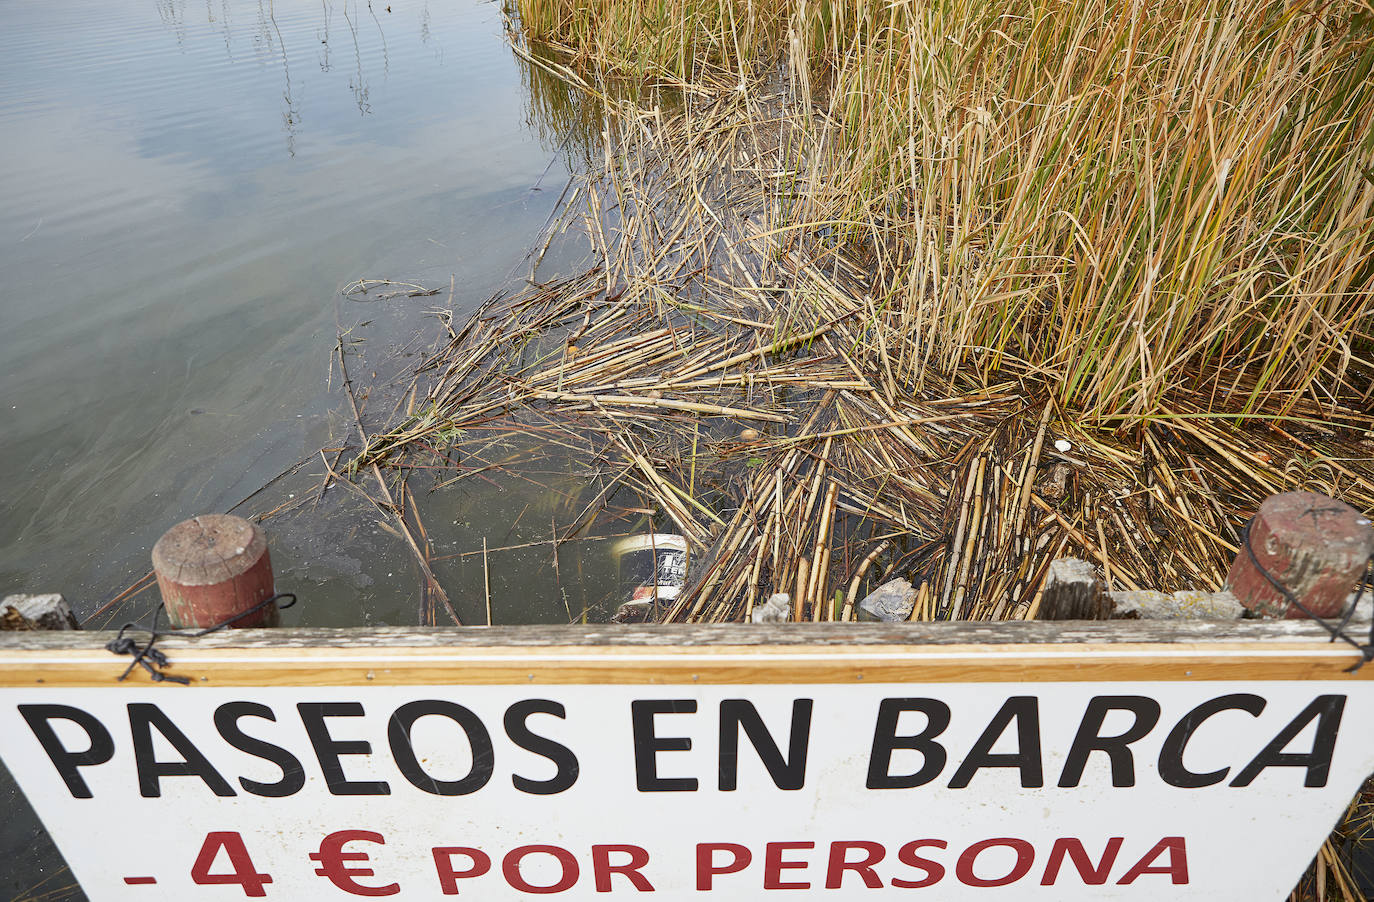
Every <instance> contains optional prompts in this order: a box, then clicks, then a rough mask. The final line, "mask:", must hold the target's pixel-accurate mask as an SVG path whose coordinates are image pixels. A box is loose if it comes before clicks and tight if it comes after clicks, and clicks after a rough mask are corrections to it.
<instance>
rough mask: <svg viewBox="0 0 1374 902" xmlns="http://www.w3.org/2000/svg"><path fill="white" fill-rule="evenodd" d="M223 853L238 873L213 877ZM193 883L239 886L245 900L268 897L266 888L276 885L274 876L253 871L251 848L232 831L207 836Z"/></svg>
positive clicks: (197, 859)
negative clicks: (214, 864) (217, 859)
mask: <svg viewBox="0 0 1374 902" xmlns="http://www.w3.org/2000/svg"><path fill="white" fill-rule="evenodd" d="M220 849H223V850H224V852H225V854H226V855H228V856H229V864H230V866H231V867H233V869H234V870H233V871H231V872H230V873H228V874H212V873H210V865H211V864H213V863H214V861H215V856H216V855H218V854H219V850H220ZM191 879H192V880H194V881H195V882H196V884H197V885H199V886H213V885H215V884H221V883H237V884H238V885H239V886H241V887H243V894H244V895H245V896H265V895H267V890H265V889H263V888H262V887H263V884H267V883H271V882H272V877H271V875H269V874H259V873H258V869H257V868H255V867H253V860H252V859H251V858H249V857H248V848H247V847H246V846H244V844H243V837H242V836H240V835H239V834H238V833H236V832H234V831H232V830H227V831H224V832H220V833H207V834H205V842H204V843H202V844H201V847H200V854H198V855H197V856H196V862H195V864H193V865H191ZM126 882H129V881H127V880H126ZM149 882H151V881H149Z"/></svg>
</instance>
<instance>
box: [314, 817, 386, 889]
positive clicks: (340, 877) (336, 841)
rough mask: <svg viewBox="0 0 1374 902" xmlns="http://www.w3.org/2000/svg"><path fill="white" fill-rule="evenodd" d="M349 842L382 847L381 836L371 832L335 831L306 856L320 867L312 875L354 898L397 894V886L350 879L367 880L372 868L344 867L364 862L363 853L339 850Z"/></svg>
mask: <svg viewBox="0 0 1374 902" xmlns="http://www.w3.org/2000/svg"><path fill="white" fill-rule="evenodd" d="M351 842H375V843H376V844H377V845H379V846H380V845H385V844H386V840H385V839H383V838H382V834H380V833H373V832H372V831H371V830H336V831H334V832H333V833H331V834H329V835H328V836H326V837H325V838H324V839H322V840H321V841H320V850H319V851H318V852H311V853H310V860H311V861H318V862H319V863H320V866H319V867H317V868H315V873H316V874H318V875H319V876H321V877H328V878H329V882H330V883H332V884H334V885H335V886H337V887H338V888H339V889H341V890H343V891H344V892H346V893H351V894H353V895H355V896H394V895H395V894H396V893H399V892H400V891H401V885H400V884H399V883H388V884H387V885H386V886H368V885H366V884H363V883H359V882H358V881H356V880H354V879H353V878H354V877H371V876H372V875H373V871H372V868H355V867H351V866H349V865H348V864H346V862H349V861H367V853H366V852H345V851H344V850H343V847H344V846H345V845H347V844H348V843H351Z"/></svg>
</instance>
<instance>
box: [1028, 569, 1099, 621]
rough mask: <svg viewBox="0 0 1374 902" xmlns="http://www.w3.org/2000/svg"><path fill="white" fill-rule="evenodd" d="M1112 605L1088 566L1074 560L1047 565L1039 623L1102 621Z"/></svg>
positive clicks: (1038, 615) (1094, 573)
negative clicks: (1052, 621)
mask: <svg viewBox="0 0 1374 902" xmlns="http://www.w3.org/2000/svg"><path fill="white" fill-rule="evenodd" d="M1111 612H1112V602H1111V600H1110V599H1109V598H1108V597H1107V593H1106V591H1104V589H1103V588H1102V581H1101V580H1100V579H1098V578H1097V571H1096V570H1095V569H1094V568H1093V565H1092V564H1089V563H1088V562H1087V561H1081V560H1079V559H1077V558H1071V557H1067V558H1057V559H1055V560H1053V561H1050V572H1049V575H1048V576H1047V577H1045V588H1044V594H1043V595H1042V596H1041V598H1040V611H1039V613H1038V614H1037V617H1038V619H1040V620H1106V619H1107V618H1108V617H1110V616H1111Z"/></svg>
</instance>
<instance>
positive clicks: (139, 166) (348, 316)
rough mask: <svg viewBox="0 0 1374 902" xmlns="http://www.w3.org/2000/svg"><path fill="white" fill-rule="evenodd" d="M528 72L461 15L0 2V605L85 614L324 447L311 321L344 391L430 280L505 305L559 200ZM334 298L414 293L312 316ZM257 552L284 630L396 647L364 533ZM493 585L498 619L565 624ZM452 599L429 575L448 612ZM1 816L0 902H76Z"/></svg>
mask: <svg viewBox="0 0 1374 902" xmlns="http://www.w3.org/2000/svg"><path fill="white" fill-rule="evenodd" d="M525 77H526V76H525V75H523V74H522V72H521V70H520V69H519V68H518V63H517V62H516V60H515V59H514V58H513V56H512V54H511V53H510V51H509V49H508V48H507V47H506V45H505V43H504V39H503V37H502V18H501V14H500V9H499V7H498V6H496V5H494V4H491V3H483V2H474V0H450V2H441V0H429V2H426V0H389V2H386V0H374V2H373V3H372V4H368V3H366V2H356V0H262V2H259V0H204V2H160V0H99V2H96V0H0V131H2V132H3V134H4V136H5V138H4V140H3V141H0V386H3V394H0V464H3V468H4V475H3V477H2V478H0V595H3V594H6V593H8V592H15V591H28V592H40V591H41V592H48V591H58V592H62V593H64V594H65V595H66V596H67V598H68V599H69V600H70V601H71V602H72V603H73V606H74V607H75V608H76V609H77V612H78V614H79V615H82V616H87V615H90V614H91V613H92V612H93V611H95V610H96V609H97V608H98V607H100V606H101V604H102V603H103V602H105V601H107V600H109V599H110V598H111V597H112V596H113V595H115V594H116V593H117V592H118V591H119V590H120V589H121V588H123V587H125V586H127V585H129V584H130V583H131V582H132V581H133V580H135V579H136V578H138V577H139V576H141V575H142V574H143V573H144V572H145V571H146V570H147V569H148V554H149V551H150V549H151V547H152V544H153V542H154V541H156V539H157V537H158V536H159V535H160V534H161V533H162V532H163V531H164V530H165V529H166V528H168V527H169V526H171V525H172V524H173V523H175V522H177V521H179V520H181V519H184V518H185V517H188V516H193V515H195V514H199V513H205V512H211V511H220V510H225V509H228V508H229V507H231V506H233V505H234V504H236V503H237V502H239V501H240V500H242V499H243V498H244V497H245V496H247V495H249V494H250V493H252V492H253V491H254V490H256V489H258V488H259V487H261V486H262V485H263V484H264V483H266V482H267V481H269V480H271V479H272V478H273V477H274V476H276V475H277V474H279V473H281V472H282V471H283V470H286V469H287V468H289V467H290V466H291V465H293V464H294V463H296V462H297V461H299V460H301V459H302V458H304V457H307V456H309V455H311V454H313V453H314V452H315V451H316V449H319V448H321V447H327V446H329V445H331V443H336V442H338V441H340V436H341V435H343V434H344V432H345V429H346V427H347V424H348V421H349V420H350V419H351V416H350V415H349V414H347V413H346V411H347V407H346V405H345V403H344V399H343V396H342V395H341V394H340V392H339V387H338V382H337V372H334V373H333V375H334V377H335V379H334V382H333V384H332V388H331V385H330V384H329V381H328V380H329V379H330V376H331V355H332V353H333V348H334V344H335V335H336V325H335V324H336V312H335V311H336V307H337V308H339V310H340V313H339V317H340V319H341V320H342V322H343V325H344V327H345V328H351V327H355V326H357V327H359V328H358V329H357V330H356V331H355V332H354V333H353V335H354V336H355V337H365V338H366V339H367V343H366V344H364V345H361V346H358V347H359V351H360V354H359V356H358V357H357V358H356V359H355V360H354V367H355V377H361V378H360V379H359V381H360V382H365V381H368V380H369V379H370V377H371V374H372V371H374V370H381V371H382V372H381V374H380V378H382V379H385V378H386V375H387V373H388V372H397V371H402V370H404V369H406V368H407V367H409V366H412V365H413V364H414V362H415V359H414V357H413V355H412V356H409V357H407V356H405V355H404V354H403V353H400V352H401V351H404V349H405V348H407V347H416V346H423V345H424V344H425V342H419V343H416V342H413V341H411V339H412V338H413V337H414V336H415V335H424V334H435V332H436V329H437V327H436V325H435V324H434V321H433V320H432V319H431V318H429V317H428V315H427V314H428V312H429V311H432V310H434V309H436V308H438V307H441V306H446V305H447V302H448V295H449V285H450V280H451V279H452V283H453V285H454V293H453V306H454V307H457V308H458V309H459V312H460V314H461V312H462V311H463V310H466V309H471V308H472V307H473V306H475V305H476V304H478V303H480V302H481V301H483V300H485V299H486V298H487V297H488V296H489V295H491V293H492V292H493V291H495V290H496V289H498V288H500V287H502V286H504V285H505V284H506V282H507V277H508V275H509V273H510V272H511V271H512V267H513V266H514V264H516V263H517V262H519V261H520V260H521V259H522V258H523V257H524V255H525V252H526V249H527V247H528V246H529V244H530V243H531V241H532V240H533V239H534V237H535V235H536V233H537V232H538V231H539V229H540V227H541V226H542V225H543V223H544V222H545V220H546V217H547V216H548V214H549V212H550V210H551V207H552V205H553V203H554V201H555V198H556V197H557V196H558V193H559V189H560V188H561V185H562V183H563V181H564V180H565V179H566V177H567V169H566V167H565V166H564V164H563V163H562V160H561V158H560V157H559V156H558V152H557V148H556V147H555V146H554V144H555V143H556V142H554V141H552V140H550V141H548V142H541V140H540V137H539V129H538V127H532V126H531V124H530V123H528V122H527V121H526V120H527V109H528V101H527V99H526V95H525V90H524V81H523V79H524V78H525ZM536 186H540V188H539V189H537V188H536ZM541 189H544V190H541ZM547 189H551V190H547ZM363 278H389V279H403V280H407V281H414V282H417V283H421V284H424V285H426V286H431V287H437V288H441V292H440V294H439V295H437V296H434V297H426V298H398V299H393V300H389V301H381V300H376V299H375V298H374V299H363V300H358V299H340V290H341V289H342V288H343V287H344V286H346V285H348V284H349V283H351V282H353V281H354V280H356V279H363ZM364 323H366V325H362V324H364ZM319 472H320V468H319V467H318V466H316V467H314V469H313V470H310V469H309V468H307V469H306V470H303V471H302V473H301V474H300V475H299V476H298V477H297V479H296V483H294V484H293V483H291V482H289V481H288V482H286V483H280V484H278V485H276V486H274V488H273V490H272V491H271V492H267V493H264V494H263V496H260V499H255V503H253V504H250V505H248V506H246V507H245V508H244V510H245V511H248V512H253V511H262V510H266V509H268V508H269V507H270V506H272V505H273V504H276V503H279V502H281V501H283V500H287V499H289V498H290V495H291V490H292V489H293V488H294V489H297V490H301V491H310V490H312V489H313V486H314V485H315V484H316V483H317V481H318V474H319ZM312 474H313V475H312ZM503 489H504V487H501V486H498V487H496V489H495V490H494V492H493V493H494V494H495V495H498V496H500V497H494V498H486V497H482V498H476V499H474V498H471V497H465V496H462V495H459V496H455V497H454V498H451V499H449V500H448V501H446V502H445V503H446V505H447V506H446V507H445V508H444V509H442V510H441V511H439V512H438V513H437V514H436V515H435V517H441V518H442V519H443V523H444V524H447V525H449V526H451V527H453V528H454V529H453V530H450V534H449V535H448V537H447V541H448V544H449V546H450V547H449V548H448V549H447V550H449V551H453V552H456V551H460V550H462V548H461V547H459V546H460V545H462V544H463V543H467V544H468V546H469V547H470V545H471V542H472V541H473V540H474V538H475V536H476V535H477V534H478V531H480V532H482V533H483V534H490V535H491V536H492V544H493V545H497V544H500V542H501V541H506V540H509V538H510V530H508V529H505V528H504V527H502V526H500V523H499V521H500V514H501V512H502V511H505V510H507V509H508V508H510V507H511V506H512V504H513V498H512V495H509V494H505V493H504V492H503V491H502V490H503ZM526 491H527V492H528V490H526ZM335 494H336V495H343V494H344V493H342V492H336V493H335ZM258 502H260V503H258ZM465 518H466V519H465ZM474 521H476V526H474ZM455 530H456V531H455ZM474 530H477V531H474ZM270 531H271V533H272V540H273V545H272V554H273V558H274V562H275V563H276V567H277V572H278V585H279V587H281V588H283V589H291V590H294V591H297V592H300V593H301V594H302V595H303V601H304V602H306V603H304V604H302V605H300V606H298V607H297V608H296V609H295V610H293V611H292V612H290V616H289V618H288V622H292V623H317V624H358V623H366V622H397V623H413V622H415V618H416V611H417V607H416V595H417V580H416V574H415V568H414V565H413V562H412V561H411V560H410V559H409V556H408V554H407V553H406V552H405V550H404V548H403V547H402V546H401V545H400V543H399V542H398V541H397V540H396V539H395V538H394V537H392V536H389V535H386V534H385V532H384V531H380V530H379V529H378V528H377V526H376V517H375V515H371V516H370V515H368V512H367V511H366V510H365V509H361V508H359V507H356V506H355V507H354V508H352V509H350V508H348V506H347V504H346V502H345V500H344V499H342V498H335V499H334V500H333V501H332V502H331V503H330V504H326V505H323V506H321V507H320V508H319V510H318V513H317V515H313V516H312V515H298V516H296V517H294V518H292V519H290V520H288V521H285V522H283V523H281V524H280V525H275V526H270ZM518 539H519V537H517V539H516V540H517V541H518ZM477 541H478V542H480V539H477ZM479 547H480V545H479ZM494 563H497V564H499V563H501V562H497V561H494ZM519 563H520V562H519V561H518V560H515V561H512V560H509V559H507V560H505V562H504V565H503V566H502V569H501V572H498V573H497V574H496V578H495V580H494V582H495V585H494V587H493V592H494V593H501V594H504V598H505V600H506V601H507V602H509V603H506V604H501V605H500V607H499V610H500V618H501V619H506V620H510V619H526V618H541V619H549V618H550V617H557V616H563V615H564V613H565V607H564V606H562V605H560V606H558V608H557V610H553V609H552V608H550V609H549V610H544V611H542V613H541V611H540V610H535V609H534V608H538V607H539V606H538V605H533V607H532V604H533V603H532V602H529V601H528V599H533V598H536V597H537V596H538V591H537V590H534V589H525V588H523V587H522V586H521V585H520V584H519V582H518V580H517V581H515V582H512V580H511V579H509V578H506V574H508V573H509V574H516V575H517V576H518V574H521V573H526V572H533V571H535V570H539V569H541V568H531V567H521V566H518V565H519ZM541 567H542V569H547V562H544V563H543V564H542V565H541ZM475 574H480V567H478V568H476V569H474V567H472V566H468V567H466V568H462V567H458V568H457V569H454V565H449V567H448V569H447V571H446V573H445V577H444V578H445V579H446V580H452V581H453V585H454V588H453V589H451V590H450V591H451V592H452V594H454V595H455V599H456V601H457V602H458V603H459V604H460V606H461V607H462V608H463V610H464V612H465V613H467V614H472V613H473V612H475V611H479V610H481V609H482V608H483V606H484V601H483V599H482V598H481V597H480V593H481V591H482V590H480V589H478V590H477V591H478V593H479V594H478V596H477V597H475V598H474V597H472V594H473V588H474V585H476V584H474V583H473V579H474V576H475ZM478 578H480V577H478ZM522 599H525V601H522ZM155 600H156V599H155V598H153V597H152V596H151V594H149V595H145V596H143V597H142V598H141V599H139V600H138V602H137V603H136V604H132V605H122V606H120V607H117V608H116V609H114V610H112V611H111V612H110V613H109V615H106V616H103V617H102V618H98V619H97V621H96V624H97V625H100V624H102V623H104V622H106V619H107V617H114V616H118V617H119V618H121V619H122V618H125V617H131V616H142V615H146V613H147V611H148V605H150V604H152V603H155ZM501 600H502V599H499V598H498V602H499V601H501ZM544 607H545V608H548V607H549V606H548V605H547V604H545V605H544ZM0 804H3V805H4V806H5V808H6V810H7V811H8V812H9V813H10V815H9V816H8V817H7V819H6V822H5V824H4V826H3V827H0V860H3V861H5V862H7V864H6V865H4V866H3V867H0V871H3V876H4V879H3V880H0V896H4V897H5V898H35V899H36V898H43V899H65V898H79V897H80V895H79V890H77V889H76V888H74V887H73V886H71V879H70V874H69V872H66V871H65V869H64V868H63V866H62V863H61V860H60V858H59V857H58V856H57V855H56V853H55V852H54V851H53V850H52V848H51V846H50V845H49V844H48V843H47V841H46V840H45V839H44V838H43V837H42V835H41V832H40V828H39V827H38V826H37V824H36V822H35V821H34V820H33V819H32V815H31V813H28V812H27V811H26V807H27V806H25V805H23V803H22V799H20V798H18V797H16V796H15V794H14V790H13V787H12V785H11V784H10V783H9V780H8V774H5V773H3V770H0Z"/></svg>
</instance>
